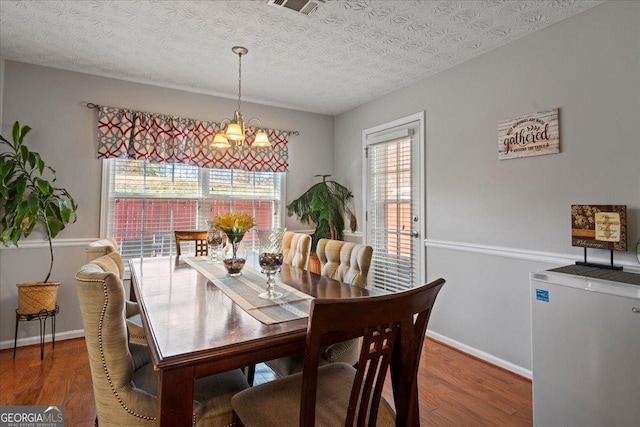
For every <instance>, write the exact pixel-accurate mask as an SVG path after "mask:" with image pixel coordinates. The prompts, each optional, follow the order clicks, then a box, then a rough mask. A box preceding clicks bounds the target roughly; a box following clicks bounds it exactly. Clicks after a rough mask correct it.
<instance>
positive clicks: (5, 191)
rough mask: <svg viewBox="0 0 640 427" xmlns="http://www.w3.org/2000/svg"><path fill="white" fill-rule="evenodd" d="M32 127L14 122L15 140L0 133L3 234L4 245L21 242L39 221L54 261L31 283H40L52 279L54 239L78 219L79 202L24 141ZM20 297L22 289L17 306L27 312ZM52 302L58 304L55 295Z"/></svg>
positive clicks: (0, 186) (0, 226) (13, 137)
mask: <svg viewBox="0 0 640 427" xmlns="http://www.w3.org/2000/svg"><path fill="white" fill-rule="evenodd" d="M30 131H31V128H30V127H29V126H26V125H25V126H20V122H15V123H14V124H13V129H12V141H9V140H7V139H6V138H5V137H4V136H2V135H0V146H1V147H2V149H1V150H0V151H2V152H0V228H1V230H2V231H1V233H0V238H1V239H2V243H3V244H4V245H5V246H8V245H9V243H10V242H11V243H13V244H14V245H16V246H18V241H19V240H20V239H21V238H22V237H27V236H29V235H30V234H31V232H32V231H33V230H34V229H35V228H36V226H37V225H41V226H42V228H43V229H44V234H45V236H46V238H47V241H48V242H49V254H50V260H51V261H50V264H49V271H48V272H47V276H46V277H45V279H44V281H43V282H31V283H30V284H32V285H33V286H37V285H38V284H39V283H40V284H43V285H47V284H49V283H50V282H49V277H50V276H51V271H52V270H53V261H54V258H53V244H52V240H53V238H55V237H56V236H57V235H58V233H59V232H60V231H61V230H62V229H64V228H65V226H66V224H68V223H70V222H75V221H76V218H77V217H76V211H77V209H78V205H77V203H76V201H75V200H74V198H73V197H72V196H71V194H69V192H68V191H67V190H65V189H64V188H58V187H55V186H54V185H53V184H54V183H55V181H56V171H55V170H54V169H52V168H51V167H49V166H47V164H46V163H45V162H44V160H42V158H41V157H40V154H38V153H37V152H34V151H31V150H30V149H29V148H28V147H27V146H26V145H25V144H24V138H25V136H26V135H27V134H28V133H29V132H30ZM21 285H27V284H18V288H19V291H21V290H22V286H21ZM48 288H51V286H48ZM56 288H57V285H56ZM20 298H21V293H20V292H19V293H18V307H19V311H21V312H24V311H25V308H24V307H21V301H20ZM53 304H54V306H55V299H54V302H53ZM49 308H50V307H49ZM33 309H35V308H31V310H33ZM36 312H37V311H36Z"/></svg>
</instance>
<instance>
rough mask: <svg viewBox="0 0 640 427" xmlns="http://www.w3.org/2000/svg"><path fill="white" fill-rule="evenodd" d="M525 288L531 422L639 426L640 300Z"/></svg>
mask: <svg viewBox="0 0 640 427" xmlns="http://www.w3.org/2000/svg"><path fill="white" fill-rule="evenodd" d="M545 292H546V294H545ZM531 293H532V295H531V298H532V302H531V304H532V306H531V315H532V322H531V325H532V370H533V406H534V424H535V426H560V425H562V426H576V427H578V426H579V427H588V426H594V427H601V426H637V425H638V421H639V420H640V405H638V402H640V311H639V310H640V301H639V300H637V299H633V298H626V297H620V296H615V295H607V294H603V293H597V292H592V291H588V290H584V289H576V288H571V287H566V286H560V285H557V284H552V283H548V282H538V281H535V280H532V282H531Z"/></svg>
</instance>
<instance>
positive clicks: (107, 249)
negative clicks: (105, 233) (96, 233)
mask: <svg viewBox="0 0 640 427" xmlns="http://www.w3.org/2000/svg"><path fill="white" fill-rule="evenodd" d="M111 252H118V244H117V243H116V241H115V239H112V238H111V237H106V238H104V239H100V240H96V241H95V242H91V243H89V244H88V245H87V247H86V248H85V253H86V255H87V262H91V261H93V260H94V259H96V258H100V257H101V256H103V255H106V254H109V253H111Z"/></svg>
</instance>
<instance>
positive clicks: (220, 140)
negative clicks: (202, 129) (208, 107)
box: [211, 132, 231, 148]
mask: <svg viewBox="0 0 640 427" xmlns="http://www.w3.org/2000/svg"><path fill="white" fill-rule="evenodd" d="M211 146H212V147H215V148H229V147H231V144H229V140H228V139H227V138H225V137H224V135H223V134H222V133H220V132H218V133H216V136H214V137H213V142H212V143H211Z"/></svg>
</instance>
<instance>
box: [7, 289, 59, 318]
mask: <svg viewBox="0 0 640 427" xmlns="http://www.w3.org/2000/svg"><path fill="white" fill-rule="evenodd" d="M16 286H17V287H18V313H19V314H37V313H39V312H40V311H42V310H46V311H51V310H53V309H55V308H56V300H57V298H58V286H60V282H27V283H18V284H17V285H16Z"/></svg>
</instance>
